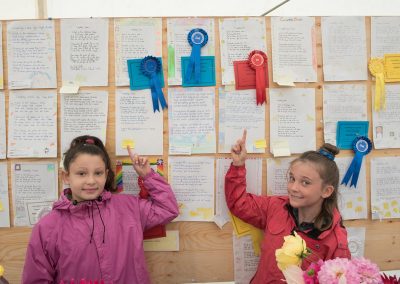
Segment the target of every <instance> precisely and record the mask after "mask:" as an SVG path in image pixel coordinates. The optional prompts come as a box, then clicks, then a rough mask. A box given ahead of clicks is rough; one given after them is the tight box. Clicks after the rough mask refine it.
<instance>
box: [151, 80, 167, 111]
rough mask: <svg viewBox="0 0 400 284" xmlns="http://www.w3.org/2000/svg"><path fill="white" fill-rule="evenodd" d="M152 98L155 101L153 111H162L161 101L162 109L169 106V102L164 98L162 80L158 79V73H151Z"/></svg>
mask: <svg viewBox="0 0 400 284" xmlns="http://www.w3.org/2000/svg"><path fill="white" fill-rule="evenodd" d="M150 80H151V99H152V101H153V111H154V112H156V111H160V108H159V103H160V105H161V108H162V109H165V108H167V107H168V106H167V102H166V101H165V98H164V93H163V92H162V88H161V83H160V80H158V76H157V74H155V73H154V74H152V75H151V78H150Z"/></svg>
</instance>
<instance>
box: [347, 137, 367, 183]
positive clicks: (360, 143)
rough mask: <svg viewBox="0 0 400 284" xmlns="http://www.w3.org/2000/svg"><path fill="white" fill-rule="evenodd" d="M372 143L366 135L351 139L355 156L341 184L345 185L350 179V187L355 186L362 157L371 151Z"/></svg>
mask: <svg viewBox="0 0 400 284" xmlns="http://www.w3.org/2000/svg"><path fill="white" fill-rule="evenodd" d="M371 149H372V143H371V140H369V139H368V137H365V136H360V137H357V138H356V139H354V141H353V151H354V153H355V156H354V158H353V161H351V164H350V166H349V168H348V169H347V172H346V174H345V176H344V178H343V180H342V183H341V184H345V185H347V184H348V183H349V181H350V179H351V183H350V187H352V186H354V187H357V181H358V176H359V174H360V169H361V165H362V161H363V157H364V156H365V155H367V154H368V153H369V152H371Z"/></svg>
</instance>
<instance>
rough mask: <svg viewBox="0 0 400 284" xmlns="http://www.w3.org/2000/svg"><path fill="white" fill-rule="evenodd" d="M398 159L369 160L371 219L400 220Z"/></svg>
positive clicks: (399, 170)
mask: <svg viewBox="0 0 400 284" xmlns="http://www.w3.org/2000/svg"><path fill="white" fill-rule="evenodd" d="M399 184H400V157H374V158H371V210H372V219H390V218H400V188H399Z"/></svg>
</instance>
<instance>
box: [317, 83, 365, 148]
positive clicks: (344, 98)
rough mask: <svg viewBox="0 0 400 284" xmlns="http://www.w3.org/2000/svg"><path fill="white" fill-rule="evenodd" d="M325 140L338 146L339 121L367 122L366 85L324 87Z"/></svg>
mask: <svg viewBox="0 0 400 284" xmlns="http://www.w3.org/2000/svg"><path fill="white" fill-rule="evenodd" d="M323 97H324V98H323V112H324V140H325V142H326V143H331V144H332V145H336V128H337V122H338V121H350V120H353V121H366V120H368V113H367V87H366V86H365V85H364V84H349V85H344V84H334V85H324V91H323Z"/></svg>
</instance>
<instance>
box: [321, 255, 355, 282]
mask: <svg viewBox="0 0 400 284" xmlns="http://www.w3.org/2000/svg"><path fill="white" fill-rule="evenodd" d="M360 279H361V277H360V276H359V275H358V273H357V266H355V265H354V264H353V263H351V262H350V260H348V259H347V258H335V259H331V260H326V261H325V262H324V264H323V265H322V266H321V270H320V271H319V273H318V281H319V283H332V284H341V283H347V284H355V283H361V281H360Z"/></svg>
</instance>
